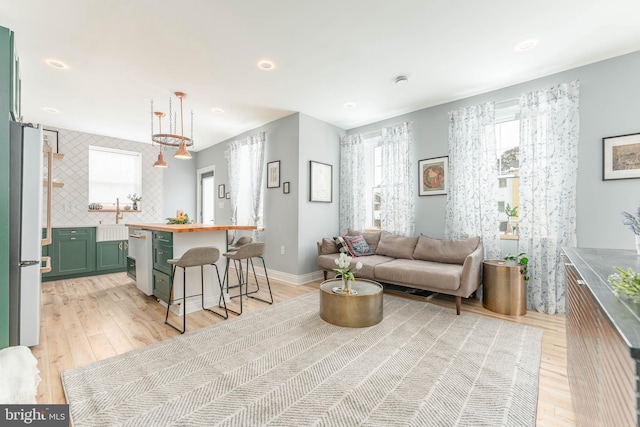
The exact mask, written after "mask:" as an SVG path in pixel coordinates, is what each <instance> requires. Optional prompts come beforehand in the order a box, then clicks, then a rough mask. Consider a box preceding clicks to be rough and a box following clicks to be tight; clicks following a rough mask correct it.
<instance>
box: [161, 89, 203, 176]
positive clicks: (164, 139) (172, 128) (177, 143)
mask: <svg viewBox="0 0 640 427" xmlns="http://www.w3.org/2000/svg"><path fill="white" fill-rule="evenodd" d="M174 94H175V96H176V97H177V98H178V99H179V100H180V134H178V133H177V132H178V124H177V121H178V120H177V114H178V112H177V111H175V112H174V111H173V109H172V107H171V98H169V133H162V118H163V117H164V116H165V114H164V113H163V112H160V111H153V100H152V101H151V141H152V142H155V143H157V144H160V154H158V161H157V162H156V163H159V162H161V161H162V162H164V157H163V155H162V146H163V145H164V146H167V147H174V148H175V147H177V148H178V151H176V153H175V154H174V155H173V157H175V158H176V159H185V160H189V159H191V154H190V153H189V152H188V151H187V147H191V146H193V111H192V112H191V137H186V136H184V115H183V110H182V101H183V99H185V98H186V97H187V94H186V93H184V92H175V93H174ZM154 115H155V116H156V117H158V124H159V132H158V133H154V130H153V116H154ZM154 166H156V164H154ZM158 167H166V166H160V165H158Z"/></svg>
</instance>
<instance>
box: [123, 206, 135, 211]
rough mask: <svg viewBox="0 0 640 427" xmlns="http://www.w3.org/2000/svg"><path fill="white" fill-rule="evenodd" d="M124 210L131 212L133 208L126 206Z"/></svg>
mask: <svg viewBox="0 0 640 427" xmlns="http://www.w3.org/2000/svg"><path fill="white" fill-rule="evenodd" d="M124 210H125V211H130V210H131V206H130V205H127V206H125V207H124ZM136 210H137V209H136Z"/></svg>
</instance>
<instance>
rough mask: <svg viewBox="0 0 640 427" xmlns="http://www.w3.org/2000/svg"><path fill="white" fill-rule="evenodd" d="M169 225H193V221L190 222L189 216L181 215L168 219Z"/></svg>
mask: <svg viewBox="0 0 640 427" xmlns="http://www.w3.org/2000/svg"><path fill="white" fill-rule="evenodd" d="M167 224H191V221H190V220H189V215H187V214H186V213H182V214H181V215H178V216H175V217H171V218H167Z"/></svg>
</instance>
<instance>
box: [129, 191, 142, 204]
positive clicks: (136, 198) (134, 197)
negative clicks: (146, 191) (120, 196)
mask: <svg viewBox="0 0 640 427" xmlns="http://www.w3.org/2000/svg"><path fill="white" fill-rule="evenodd" d="M127 199H129V200H131V201H132V202H139V201H140V200H142V196H138V195H136V193H133V194H129V195H128V196H127Z"/></svg>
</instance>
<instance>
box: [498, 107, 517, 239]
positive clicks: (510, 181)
mask: <svg viewBox="0 0 640 427" xmlns="http://www.w3.org/2000/svg"><path fill="white" fill-rule="evenodd" d="M495 131H496V132H495V133H496V152H497V159H496V161H497V162H498V188H499V193H498V210H499V213H500V234H503V235H515V234H517V226H518V225H517V221H518V219H517V216H515V217H511V218H509V216H508V215H507V213H506V210H507V209H508V208H509V209H513V208H516V207H517V206H518V205H519V200H518V192H519V187H518V184H519V172H520V120H514V119H513V118H512V117H511V118H509V119H507V120H505V121H502V122H501V123H498V124H496V125H495Z"/></svg>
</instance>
